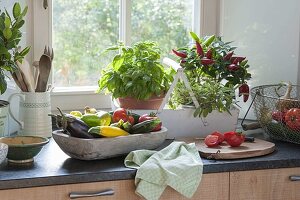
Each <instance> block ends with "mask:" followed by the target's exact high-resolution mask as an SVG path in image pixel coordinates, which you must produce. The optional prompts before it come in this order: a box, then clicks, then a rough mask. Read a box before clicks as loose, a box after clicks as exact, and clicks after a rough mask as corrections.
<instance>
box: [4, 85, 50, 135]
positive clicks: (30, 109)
mask: <svg viewBox="0 0 300 200" xmlns="http://www.w3.org/2000/svg"><path fill="white" fill-rule="evenodd" d="M14 97H19V98H20V104H19V105H20V109H19V117H17V116H16V114H15V113H13V112H12V107H11V106H10V107H9V110H8V111H9V113H10V115H11V117H12V119H13V120H15V121H16V122H17V123H18V124H19V125H20V127H21V130H20V133H19V134H20V135H37V136H43V137H51V134H52V121H51V117H49V116H48V114H49V113H51V103H50V92H49V91H47V92H21V93H15V94H12V95H11V96H10V97H9V98H8V101H9V102H11V101H12V100H13V98H14ZM10 105H11V104H10Z"/></svg>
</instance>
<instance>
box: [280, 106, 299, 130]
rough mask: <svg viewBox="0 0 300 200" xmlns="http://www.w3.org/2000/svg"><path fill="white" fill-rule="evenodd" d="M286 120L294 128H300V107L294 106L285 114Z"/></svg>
mask: <svg viewBox="0 0 300 200" xmlns="http://www.w3.org/2000/svg"><path fill="white" fill-rule="evenodd" d="M284 121H285V123H286V125H287V126H288V127H289V128H290V129H292V130H300V109H299V108H292V109H290V110H288V111H287V112H286V114H285V117H284Z"/></svg>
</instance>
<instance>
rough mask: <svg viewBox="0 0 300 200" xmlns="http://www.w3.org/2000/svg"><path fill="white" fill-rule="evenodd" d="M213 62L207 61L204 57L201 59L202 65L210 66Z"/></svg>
mask: <svg viewBox="0 0 300 200" xmlns="http://www.w3.org/2000/svg"><path fill="white" fill-rule="evenodd" d="M214 63H215V61H213V60H212V59H209V58H206V57H203V58H201V64H202V65H205V66H206V65H211V64H214Z"/></svg>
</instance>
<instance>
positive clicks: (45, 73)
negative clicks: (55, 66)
mask: <svg viewBox="0 0 300 200" xmlns="http://www.w3.org/2000/svg"><path fill="white" fill-rule="evenodd" d="M50 71H51V58H50V57H49V56H48V55H45V54H43V55H42V56H41V58H40V61H39V77H38V81H37V86H36V89H35V91H36V92H45V91H46V90H47V83H48V79H49V75H50Z"/></svg>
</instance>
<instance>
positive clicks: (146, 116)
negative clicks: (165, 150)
mask: <svg viewBox="0 0 300 200" xmlns="http://www.w3.org/2000/svg"><path fill="white" fill-rule="evenodd" d="M156 118H158V117H157V116H156V115H155V114H154V113H150V115H149V114H144V115H141V116H140V118H139V122H143V121H146V120H150V119H156ZM161 126H162V122H160V123H159V124H158V125H157V126H156V127H155V128H154V129H153V130H152V131H160V130H161Z"/></svg>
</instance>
